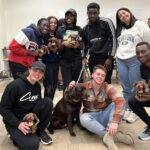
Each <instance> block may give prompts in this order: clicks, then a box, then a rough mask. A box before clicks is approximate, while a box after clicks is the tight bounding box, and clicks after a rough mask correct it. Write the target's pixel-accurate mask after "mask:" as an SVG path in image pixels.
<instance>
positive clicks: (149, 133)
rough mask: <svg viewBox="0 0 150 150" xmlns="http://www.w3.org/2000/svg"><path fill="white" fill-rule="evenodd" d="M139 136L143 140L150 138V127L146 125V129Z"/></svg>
mask: <svg viewBox="0 0 150 150" xmlns="http://www.w3.org/2000/svg"><path fill="white" fill-rule="evenodd" d="M138 138H139V139H140V140H143V141H147V140H150V127H146V130H145V131H144V132H142V133H140V134H139V135H138Z"/></svg>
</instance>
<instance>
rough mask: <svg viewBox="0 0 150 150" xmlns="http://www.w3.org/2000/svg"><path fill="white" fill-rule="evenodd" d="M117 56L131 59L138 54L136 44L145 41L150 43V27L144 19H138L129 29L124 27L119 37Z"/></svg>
mask: <svg viewBox="0 0 150 150" xmlns="http://www.w3.org/2000/svg"><path fill="white" fill-rule="evenodd" d="M117 40H118V47H117V52H116V57H117V58H120V59H129V58H132V57H134V56H136V51H135V49H136V45H137V43H139V42H142V41H145V42H148V43H150V28H149V27H148V25H146V24H145V23H144V22H143V21H140V20H137V21H136V22H135V24H134V26H132V27H131V28H129V29H126V28H123V29H122V31H121V35H120V36H119V37H118V39H117Z"/></svg>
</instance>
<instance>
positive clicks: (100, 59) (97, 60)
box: [89, 55, 113, 84]
mask: <svg viewBox="0 0 150 150" xmlns="http://www.w3.org/2000/svg"><path fill="white" fill-rule="evenodd" d="M107 58H108V56H101V57H97V56H94V55H91V56H90V58H89V69H90V72H91V73H92V72H93V68H94V66H96V65H98V64H100V65H104V64H105V61H106V59H107ZM112 72H113V67H112V69H111V70H109V71H107V75H106V78H105V81H106V82H107V83H109V84H110V83H111V77H112Z"/></svg>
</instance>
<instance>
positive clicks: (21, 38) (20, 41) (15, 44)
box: [9, 31, 29, 56]
mask: <svg viewBox="0 0 150 150" xmlns="http://www.w3.org/2000/svg"><path fill="white" fill-rule="evenodd" d="M28 42H29V39H28V38H27V36H26V35H25V34H24V32H23V31H20V32H19V33H18V35H17V36H16V37H15V38H14V39H13V40H12V42H11V43H10V45H9V49H10V50H11V51H12V52H13V53H14V54H16V55H20V56H22V55H27V54H28V50H27V49H26V47H25V45H26V43H28Z"/></svg>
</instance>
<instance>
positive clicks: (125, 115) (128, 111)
mask: <svg viewBox="0 0 150 150" xmlns="http://www.w3.org/2000/svg"><path fill="white" fill-rule="evenodd" d="M129 115H130V110H129V108H127V109H126V110H125V112H124V115H123V118H122V119H123V120H126V119H127V118H128V117H129Z"/></svg>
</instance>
